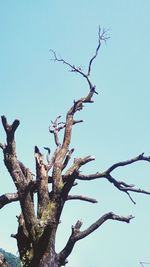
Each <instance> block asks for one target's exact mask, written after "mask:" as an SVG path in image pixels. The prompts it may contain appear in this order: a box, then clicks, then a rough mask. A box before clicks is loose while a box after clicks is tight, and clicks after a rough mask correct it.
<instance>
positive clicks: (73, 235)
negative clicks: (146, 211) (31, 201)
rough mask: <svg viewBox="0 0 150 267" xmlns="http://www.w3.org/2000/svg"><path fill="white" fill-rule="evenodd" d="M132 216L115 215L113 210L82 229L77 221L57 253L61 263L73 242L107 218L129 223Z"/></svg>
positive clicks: (88, 233)
mask: <svg viewBox="0 0 150 267" xmlns="http://www.w3.org/2000/svg"><path fill="white" fill-rule="evenodd" d="M133 218H134V217H133V216H132V215H129V216H127V217H124V216H119V215H116V214H114V213H113V212H109V213H106V214H104V215H103V216H102V217H100V218H99V219H98V220H97V221H96V222H94V223H93V224H92V225H91V226H90V227H88V228H87V229H86V230H84V231H80V228H81V226H82V222H81V221H77V223H76V224H75V226H72V233H71V236H70V238H69V240H68V242H67V244H66V246H65V248H64V249H63V250H62V251H61V252H60V253H59V260H60V263H61V264H62V265H63V263H64V262H65V260H66V258H67V257H68V256H69V255H70V253H71V251H72V249H73V247H74V245H75V243H76V242H77V241H78V240H80V239H83V238H85V237H86V236H88V235H90V234H91V233H92V232H94V231H95V230H96V229H97V228H99V227H100V226H101V225H102V224H103V223H104V222H106V221H107V220H116V221H120V222H126V223H129V222H130V220H131V219H133Z"/></svg>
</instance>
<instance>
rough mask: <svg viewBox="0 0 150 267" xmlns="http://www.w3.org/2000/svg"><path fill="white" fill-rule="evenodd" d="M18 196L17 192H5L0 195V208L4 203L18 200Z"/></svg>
mask: <svg viewBox="0 0 150 267" xmlns="http://www.w3.org/2000/svg"><path fill="white" fill-rule="evenodd" d="M18 200H19V197H18V194H17V193H7V194H4V195H1V196H0V209H2V208H3V207H4V206H5V205H7V204H9V203H11V202H15V201H18Z"/></svg>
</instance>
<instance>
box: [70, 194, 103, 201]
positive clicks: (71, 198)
mask: <svg viewBox="0 0 150 267" xmlns="http://www.w3.org/2000/svg"><path fill="white" fill-rule="evenodd" d="M67 200H83V201H87V202H91V203H97V202H98V201H97V200H96V199H94V198H90V197H86V196H81V195H69V196H68V198H67Z"/></svg>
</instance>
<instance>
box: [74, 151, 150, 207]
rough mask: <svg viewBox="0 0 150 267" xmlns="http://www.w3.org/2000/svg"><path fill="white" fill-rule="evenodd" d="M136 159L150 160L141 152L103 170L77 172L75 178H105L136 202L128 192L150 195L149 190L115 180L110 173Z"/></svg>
mask: <svg viewBox="0 0 150 267" xmlns="http://www.w3.org/2000/svg"><path fill="white" fill-rule="evenodd" d="M137 161H148V162H150V157H145V156H144V153H142V154H140V155H138V156H137V157H135V158H132V159H130V160H126V161H121V162H118V163H115V164H113V165H112V166H111V167H110V168H108V169H107V170H106V171H104V172H97V173H95V174H90V175H83V174H80V173H79V174H78V175H77V177H76V179H78V180H87V181H90V180H94V179H100V178H106V179H107V180H108V181H109V182H110V183H112V184H113V185H114V186H115V187H116V188H117V189H119V190H120V191H123V192H125V193H126V194H127V195H128V196H129V198H130V199H131V201H132V202H133V203H134V204H136V203H135V201H134V200H133V198H132V197H131V195H130V193H129V192H136V193H142V194H147V195H150V192H149V191H145V190H143V189H140V188H136V187H135V185H133V184H127V183H125V182H123V181H117V180H116V179H115V178H113V177H112V175H111V174H110V173H111V172H112V171H114V170H115V169H117V168H118V167H123V166H127V165H130V164H132V163H135V162H137Z"/></svg>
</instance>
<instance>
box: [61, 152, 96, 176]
mask: <svg viewBox="0 0 150 267" xmlns="http://www.w3.org/2000/svg"><path fill="white" fill-rule="evenodd" d="M93 160H95V158H94V157H92V156H87V157H85V158H78V159H74V163H73V165H72V166H71V167H70V168H69V169H68V170H67V172H66V173H65V175H64V180H65V179H67V177H68V176H70V175H72V174H73V173H74V172H76V173H77V172H78V170H79V169H80V167H81V166H83V165H85V164H86V163H88V162H90V161H93ZM77 178H78V176H77Z"/></svg>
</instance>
